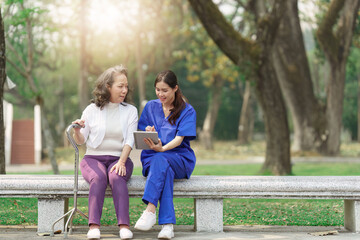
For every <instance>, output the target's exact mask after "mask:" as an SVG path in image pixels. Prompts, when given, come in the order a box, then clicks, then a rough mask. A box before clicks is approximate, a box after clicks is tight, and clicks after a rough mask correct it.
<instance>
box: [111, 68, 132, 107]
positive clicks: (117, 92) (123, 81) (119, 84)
mask: <svg viewBox="0 0 360 240" xmlns="http://www.w3.org/2000/svg"><path fill="white" fill-rule="evenodd" d="M108 89H109V92H110V102H112V103H122V102H123V101H124V100H125V97H126V94H127V93H128V81H127V77H126V76H125V75H124V74H117V75H115V76H114V83H113V85H112V86H111V87H108Z"/></svg>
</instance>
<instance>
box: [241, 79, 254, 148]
mask: <svg viewBox="0 0 360 240" xmlns="http://www.w3.org/2000/svg"><path fill="white" fill-rule="evenodd" d="M252 102H253V101H252V97H251V83H250V81H246V82H245V91H244V93H243V104H242V107H241V114H240V120H239V127H238V142H239V144H249V143H250V142H251V139H252V132H253V128H254V116H253V115H254V113H253V108H252V105H253V104H252Z"/></svg>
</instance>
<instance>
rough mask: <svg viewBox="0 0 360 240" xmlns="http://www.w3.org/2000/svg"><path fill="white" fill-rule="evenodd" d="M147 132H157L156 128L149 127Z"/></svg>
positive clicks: (146, 129)
mask: <svg viewBox="0 0 360 240" xmlns="http://www.w3.org/2000/svg"><path fill="white" fill-rule="evenodd" d="M145 131H147V132H155V127H154V126H147V127H146V128H145Z"/></svg>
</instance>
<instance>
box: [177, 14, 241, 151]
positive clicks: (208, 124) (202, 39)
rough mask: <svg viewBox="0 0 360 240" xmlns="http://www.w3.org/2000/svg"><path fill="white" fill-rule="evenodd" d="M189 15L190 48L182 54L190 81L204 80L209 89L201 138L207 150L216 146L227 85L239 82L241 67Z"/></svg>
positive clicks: (188, 38)
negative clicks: (218, 123)
mask: <svg viewBox="0 0 360 240" xmlns="http://www.w3.org/2000/svg"><path fill="white" fill-rule="evenodd" d="M187 11H189V10H187ZM189 12H190V11H189ZM188 15H189V16H190V17H188V18H187V21H186V22H185V23H184V25H185V26H186V27H184V29H186V32H185V36H187V37H186V38H187V42H188V48H187V49H184V50H183V51H182V53H183V54H182V55H184V56H183V58H184V59H185V65H186V68H187V70H188V76H187V79H188V80H189V81H190V82H195V81H201V82H202V84H203V86H204V87H206V88H207V89H208V90H209V93H208V101H207V112H206V116H205V120H204V123H203V126H202V129H201V132H200V133H199V139H200V141H201V143H202V144H203V145H204V147H205V148H206V149H214V146H213V135H214V128H215V123H216V121H217V116H218V112H219V108H220V106H221V100H222V99H221V95H222V90H223V86H224V84H225V83H226V82H235V81H237V79H238V78H239V72H238V71H239V70H238V69H237V68H236V67H234V65H233V64H232V62H231V61H230V60H229V59H228V58H227V57H226V56H225V55H224V54H223V53H222V52H221V51H220V50H219V49H218V47H217V46H216V45H215V44H214V42H213V40H212V39H211V38H209V36H208V35H207V34H206V32H205V31H204V29H203V28H202V27H201V25H200V23H199V22H198V21H196V19H193V17H191V14H188ZM238 81H239V80H238Z"/></svg>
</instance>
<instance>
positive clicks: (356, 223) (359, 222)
mask: <svg viewBox="0 0 360 240" xmlns="http://www.w3.org/2000/svg"><path fill="white" fill-rule="evenodd" d="M344 208H345V210H344V213H345V219H344V223H345V228H346V229H348V230H350V231H352V232H360V201H357V200H344Z"/></svg>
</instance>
